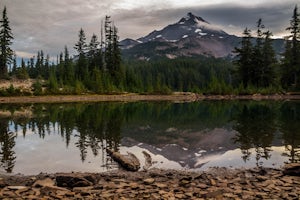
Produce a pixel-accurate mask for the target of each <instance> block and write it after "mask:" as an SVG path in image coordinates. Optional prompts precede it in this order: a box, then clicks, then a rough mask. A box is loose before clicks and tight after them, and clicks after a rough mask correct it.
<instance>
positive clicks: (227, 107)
mask: <svg viewBox="0 0 300 200" xmlns="http://www.w3.org/2000/svg"><path fill="white" fill-rule="evenodd" d="M299 112H300V102H266V101H262V102H254V101H203V102H195V103H182V104H173V103H168V102H163V103H147V102H137V103H94V104H47V105H42V104H36V105H1V106H0V122H1V133H0V136H1V137H0V147H1V152H0V156H1V162H2V163H7V164H6V165H7V166H8V165H9V166H10V167H6V168H5V170H6V171H11V170H12V169H13V166H14V164H15V159H16V158H17V157H18V155H15V154H14V148H15V146H16V145H18V144H17V143H15V137H13V136H14V135H15V134H8V133H19V132H21V133H22V135H23V137H26V135H28V134H29V133H33V134H36V135H38V136H39V137H40V138H41V139H43V138H45V137H47V135H48V134H50V135H51V134H53V129H52V128H51V127H57V131H58V132H59V134H60V137H61V138H62V142H65V144H66V147H67V148H68V147H69V145H70V142H73V143H74V144H75V146H76V148H78V149H79V150H80V151H79V152H80V158H81V160H82V162H85V160H86V157H87V152H88V151H87V150H88V149H91V150H92V153H93V155H94V156H97V155H99V154H105V148H112V149H114V150H119V148H120V147H121V146H141V147H142V148H144V149H147V150H148V151H149V152H152V153H153V154H160V155H162V156H164V157H165V158H167V159H169V160H172V161H176V162H178V163H180V165H181V166H187V167H189V168H194V167H198V166H200V165H202V164H203V162H199V158H200V159H203V160H205V158H209V157H211V156H214V155H221V154H224V153H225V152H227V151H228V150H233V149H236V148H240V149H241V152H242V154H243V156H242V159H243V160H244V161H245V162H247V159H248V158H249V156H250V154H251V151H250V149H253V148H254V149H255V154H256V155H255V156H256V158H257V163H259V161H260V160H262V159H268V157H270V156H272V150H271V149H270V147H271V146H282V145H285V147H286V149H287V151H286V153H285V154H284V156H287V157H289V159H290V160H289V162H298V161H299V158H300V155H299V154H300V152H299V147H300V146H299V145H300V133H299V132H298V130H300V113H299ZM19 136H20V135H19ZM19 136H18V137H19ZM71 138H72V141H71ZM74 140H75V141H74ZM141 143H142V144H141ZM53 145H54V147H55V144H53ZM62 153H63V152H62ZM200 154H201V155H200ZM252 154H253V153H252ZM8 155H9V156H8ZM242 159H241V162H243V161H242ZM3 165H4V164H3Z"/></svg>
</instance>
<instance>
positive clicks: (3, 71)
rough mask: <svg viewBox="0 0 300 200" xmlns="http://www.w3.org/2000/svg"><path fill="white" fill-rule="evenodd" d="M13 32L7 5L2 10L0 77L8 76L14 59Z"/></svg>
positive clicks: (0, 22)
mask: <svg viewBox="0 0 300 200" xmlns="http://www.w3.org/2000/svg"><path fill="white" fill-rule="evenodd" d="M12 40H13V34H12V31H11V28H10V26H9V20H8V17H7V12H6V7H4V9H3V12H2V19H1V21H0V78H6V77H7V76H8V70H7V67H8V65H9V64H10V63H11V62H12V61H13V54H14V52H13V50H12V49H11V47H10V46H11V45H12Z"/></svg>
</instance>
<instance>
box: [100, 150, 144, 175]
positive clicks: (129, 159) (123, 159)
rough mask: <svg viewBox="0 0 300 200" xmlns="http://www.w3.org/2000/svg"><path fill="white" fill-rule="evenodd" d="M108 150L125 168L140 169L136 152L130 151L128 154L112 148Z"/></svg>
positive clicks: (129, 169)
mask: <svg viewBox="0 0 300 200" xmlns="http://www.w3.org/2000/svg"><path fill="white" fill-rule="evenodd" d="M106 151H107V153H108V154H109V155H110V157H111V158H112V159H113V160H114V161H116V162H117V163H118V164H119V165H120V166H121V167H122V168H124V169H125V170H128V171H133V172H136V171H138V170H139V169H140V161H139V159H138V158H137V157H136V156H135V155H134V154H132V153H128V155H122V154H120V153H119V152H115V151H112V150H110V149H107V150H106Z"/></svg>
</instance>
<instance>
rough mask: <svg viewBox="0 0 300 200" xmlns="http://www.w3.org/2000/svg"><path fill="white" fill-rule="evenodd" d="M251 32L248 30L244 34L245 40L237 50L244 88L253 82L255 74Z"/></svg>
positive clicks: (243, 39) (239, 71) (239, 70)
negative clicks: (252, 78) (252, 76)
mask: <svg viewBox="0 0 300 200" xmlns="http://www.w3.org/2000/svg"><path fill="white" fill-rule="evenodd" d="M251 39H252V36H251V30H250V29H248V28H246V29H245V30H244V32H243V38H242V41H241V48H235V52H236V53H237V54H238V55H237V57H238V60H237V64H238V73H239V76H240V77H241V81H242V83H243V86H244V88H246V87H247V86H248V84H249V83H250V80H251V74H253V65H252V52H253V46H252V43H251Z"/></svg>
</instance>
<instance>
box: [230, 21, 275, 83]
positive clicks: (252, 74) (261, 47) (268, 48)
mask: <svg viewBox="0 0 300 200" xmlns="http://www.w3.org/2000/svg"><path fill="white" fill-rule="evenodd" d="M263 29H264V25H263V24H262V20H261V19H259V20H258V21H257V31H256V33H257V37H256V41H255V45H254V46H253V45H252V41H251V40H252V36H251V31H250V30H249V29H248V28H246V29H245V30H244V32H243V35H244V36H243V39H242V42H241V47H240V48H236V49H235V52H236V53H237V54H238V55H237V57H238V60H237V62H236V63H237V65H238V73H239V77H240V79H241V81H242V83H243V86H244V88H247V87H248V85H253V86H255V87H257V88H265V87H270V86H272V85H274V83H275V79H276V77H275V69H274V65H275V64H276V62H277V61H276V58H275V52H274V49H273V46H272V40H271V36H272V33H271V32H270V31H266V32H263Z"/></svg>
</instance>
